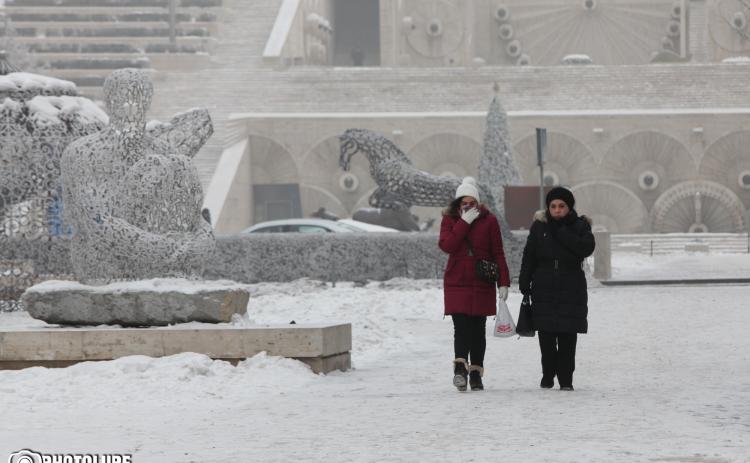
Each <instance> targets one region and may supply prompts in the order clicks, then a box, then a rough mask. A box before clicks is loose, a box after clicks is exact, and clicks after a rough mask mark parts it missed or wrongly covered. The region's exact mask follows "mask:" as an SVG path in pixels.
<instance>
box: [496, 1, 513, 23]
mask: <svg viewBox="0 0 750 463" xmlns="http://www.w3.org/2000/svg"><path fill="white" fill-rule="evenodd" d="M509 19H510V8H508V7H507V6H505V5H500V6H498V7H497V8H496V9H495V21H498V22H505V21H508V20H509Z"/></svg>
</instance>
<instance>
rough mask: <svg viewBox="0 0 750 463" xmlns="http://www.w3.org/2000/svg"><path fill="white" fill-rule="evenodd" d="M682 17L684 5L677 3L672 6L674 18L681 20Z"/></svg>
mask: <svg viewBox="0 0 750 463" xmlns="http://www.w3.org/2000/svg"><path fill="white" fill-rule="evenodd" d="M680 16H682V5H681V4H680V2H679V1H677V2H674V3H673V4H672V18H673V19H680Z"/></svg>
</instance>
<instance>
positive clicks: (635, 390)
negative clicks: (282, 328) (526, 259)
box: [0, 256, 750, 463]
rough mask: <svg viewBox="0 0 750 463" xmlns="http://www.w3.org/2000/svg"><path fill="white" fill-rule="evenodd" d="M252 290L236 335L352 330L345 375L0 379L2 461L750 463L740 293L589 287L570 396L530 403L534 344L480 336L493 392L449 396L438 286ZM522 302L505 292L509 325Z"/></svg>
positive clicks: (39, 373) (152, 373)
mask: <svg viewBox="0 0 750 463" xmlns="http://www.w3.org/2000/svg"><path fill="white" fill-rule="evenodd" d="M742 257H743V258H744V257H745V256H742ZM684 258H685V259H692V258H693V257H692V256H684ZM722 258H727V256H722ZM732 264H734V262H733V263H732ZM249 289H250V291H251V298H250V303H249V311H250V313H249V316H248V319H246V320H242V321H236V322H238V323H239V322H246V323H249V322H250V321H254V322H256V323H269V324H276V323H289V322H290V321H292V320H294V321H296V322H297V323H317V322H326V323H332V322H337V321H341V322H351V323H352V324H353V342H354V347H353V353H352V354H353V362H354V366H355V369H354V370H352V371H349V372H345V373H341V372H337V373H332V374H329V375H326V376H324V375H315V374H313V373H312V372H311V371H310V370H309V369H308V368H307V367H305V366H304V365H302V364H301V363H299V362H296V361H294V360H289V359H282V358H275V357H269V356H267V355H265V354H260V355H258V356H256V357H253V358H251V359H248V360H246V361H244V362H242V363H241V364H240V365H239V366H238V367H232V366H230V365H229V364H228V363H225V362H222V361H212V360H210V359H209V358H207V357H205V356H202V355H198V354H191V353H185V354H180V355H176V356H172V357H168V358H161V359H151V358H146V357H128V358H123V359H119V360H116V361H112V362H95V363H83V364H79V365H76V366H73V367H69V368H66V369H44V368H30V369H26V370H22V371H0V404H1V405H0V406H1V407H2V416H3V420H2V424H1V425H0V455H3V454H5V455H8V454H10V452H12V451H16V450H19V449H21V448H31V449H35V450H39V451H48V452H55V453H59V452H97V451H99V452H103V451H107V452H126V453H133V454H134V457H133V461H149V462H188V461H200V462H219V461H221V462H224V461H236V460H238V459H239V460H241V461H269V462H281V461H331V462H352V461H394V462H397V461H402V462H412V461H447V460H454V459H455V458H456V457H457V455H460V458H461V460H462V461H526V462H547V461H556V462H583V461H607V462H628V463H629V462H635V461H653V462H666V461H670V462H687V461H691V462H743V461H748V455H749V453H748V448H750V442H749V440H750V433H749V432H748V431H750V369H748V368H747V365H748V360H749V358H748V357H749V356H750V354H749V352H750V337H748V336H747V335H746V330H747V326H748V324H750V311H748V310H747V308H746V300H747V294H748V290H750V287H748V286H695V287H690V286H684V287H679V288H674V287H669V288H661V287H637V288H634V287H619V288H606V287H593V288H591V289H590V292H589V295H590V315H589V321H590V333H589V334H586V335H581V336H580V337H579V343H578V346H579V347H578V357H577V370H576V375H575V386H576V391H575V392H572V393H564V392H560V391H558V390H541V389H539V388H538V382H539V379H540V371H539V370H540V367H539V356H538V355H539V354H538V347H537V341H536V339H526V338H524V339H520V340H519V339H517V338H512V339H499V338H492V337H488V339H487V358H486V364H485V366H486V373H485V377H484V380H485V384H486V390H485V391H484V392H476V393H472V392H467V393H463V394H461V393H458V392H456V391H455V389H454V388H453V386H452V385H451V377H452V374H451V366H450V365H451V360H452V325H451V322H450V320H449V319H447V318H445V319H444V318H443V316H442V290H441V283H440V282H439V281H434V280H423V281H414V280H406V279H395V280H391V281H387V282H383V283H377V282H373V283H369V284H367V285H364V286H358V285H355V284H351V283H349V284H342V283H339V284H337V285H336V286H335V287H334V286H332V285H331V284H330V283H328V284H327V283H320V282H316V281H310V280H300V281H296V282H292V283H284V284H282V283H262V284H256V285H250V286H249ZM520 299H521V296H520V294H518V293H517V292H512V293H511V296H510V299H509V301H508V305H509V306H510V307H511V312H512V313H513V315H514V316H516V315H517V310H518V306H519V304H520ZM14 323H15V324H16V325H25V324H28V323H35V322H34V321H33V320H31V319H29V318H28V317H26V318H25V319H24V315H23V314H1V315H0V326H7V325H11V324H14ZM36 323H41V322H36ZM490 326H491V323H489V322H488V331H489V330H490ZM0 458H2V457H0Z"/></svg>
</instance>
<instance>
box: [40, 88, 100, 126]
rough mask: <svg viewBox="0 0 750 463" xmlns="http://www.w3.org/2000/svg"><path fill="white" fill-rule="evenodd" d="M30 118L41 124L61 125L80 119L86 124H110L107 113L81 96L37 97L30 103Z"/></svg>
mask: <svg viewBox="0 0 750 463" xmlns="http://www.w3.org/2000/svg"><path fill="white" fill-rule="evenodd" d="M28 107H29V117H30V118H31V119H32V120H34V121H36V122H37V123H39V124H60V123H61V122H62V120H70V119H72V118H74V117H76V116H77V117H78V118H80V120H81V122H83V123H84V124H95V123H103V124H106V123H107V122H109V117H108V116H107V113H105V112H104V111H102V109H101V108H100V107H99V106H97V105H96V104H95V103H94V102H93V101H91V100H89V99H88V98H83V97H79V96H41V95H38V96H35V97H34V98H32V99H31V100H29V102H28Z"/></svg>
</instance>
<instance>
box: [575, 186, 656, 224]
mask: <svg viewBox="0 0 750 463" xmlns="http://www.w3.org/2000/svg"><path fill="white" fill-rule="evenodd" d="M571 190H572V191H573V193H575V196H576V210H577V211H578V212H579V213H580V214H583V215H586V216H588V217H590V218H591V219H592V220H593V222H594V223H593V225H592V226H593V227H595V228H597V227H599V228H604V229H606V230H607V231H609V232H611V233H642V232H644V231H646V230H645V227H646V226H647V224H648V209H646V206H645V205H644V204H643V202H642V201H641V199H640V198H639V197H638V196H637V195H636V194H635V193H633V192H632V191H630V190H628V189H627V188H625V187H623V186H622V185H618V184H617V183H615V182H610V181H606V180H603V181H601V180H595V181H590V182H584V183H581V184H579V185H576V186H575V187H573V188H571Z"/></svg>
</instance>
